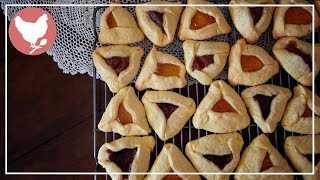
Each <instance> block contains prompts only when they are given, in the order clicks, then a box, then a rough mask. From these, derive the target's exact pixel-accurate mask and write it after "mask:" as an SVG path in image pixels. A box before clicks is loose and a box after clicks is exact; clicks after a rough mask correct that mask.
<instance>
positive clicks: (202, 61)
mask: <svg viewBox="0 0 320 180" xmlns="http://www.w3.org/2000/svg"><path fill="white" fill-rule="evenodd" d="M183 51H184V62H185V64H186V69H187V72H188V73H189V74H190V76H192V77H193V78H195V79H197V80H198V81H199V82H200V83H201V84H203V85H210V84H211V82H212V78H214V77H216V76H218V75H219V74H220V73H221V71H222V70H223V68H224V66H225V65H226V62H227V58H228V55H229V51H230V45H229V44H228V43H226V42H205V41H193V40H186V41H184V42H183Z"/></svg>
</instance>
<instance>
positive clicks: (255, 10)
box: [249, 7, 263, 25]
mask: <svg viewBox="0 0 320 180" xmlns="http://www.w3.org/2000/svg"><path fill="white" fill-rule="evenodd" d="M249 10H250V14H251V16H252V19H253V24H254V25H256V24H257V23H258V22H259V20H260V19H261V16H262V12H263V7H249Z"/></svg>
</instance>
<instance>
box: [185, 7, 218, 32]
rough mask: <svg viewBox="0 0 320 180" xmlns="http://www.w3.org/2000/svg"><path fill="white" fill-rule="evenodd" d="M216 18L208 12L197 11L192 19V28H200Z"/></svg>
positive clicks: (213, 21) (211, 22)
mask: <svg viewBox="0 0 320 180" xmlns="http://www.w3.org/2000/svg"><path fill="white" fill-rule="evenodd" d="M215 22H216V19H215V18H214V17H212V16H210V15H208V14H205V13H202V12H200V11H197V12H196V14H195V15H194V16H193V17H192V19H191V24H190V29H192V30H198V29H201V28H203V27H205V26H207V25H210V24H213V23H215Z"/></svg>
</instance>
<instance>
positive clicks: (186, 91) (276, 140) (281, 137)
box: [93, 7, 320, 179]
mask: <svg viewBox="0 0 320 180" xmlns="http://www.w3.org/2000/svg"><path fill="white" fill-rule="evenodd" d="M104 8H105V7H97V8H96V9H95V11H94V14H93V22H94V30H95V32H94V34H95V36H96V41H95V43H94V45H93V49H95V48H96V47H98V46H101V45H100V44H99V42H98V40H97V34H98V32H99V24H98V23H99V18H100V14H101V13H102V11H103V9H104ZM223 8H226V7H223ZM223 8H222V10H223V12H224V14H225V16H226V19H227V21H228V22H229V24H230V25H231V26H232V29H233V31H232V32H231V33H229V34H228V35H225V37H226V38H227V40H228V42H229V43H230V45H232V44H234V43H235V41H236V40H237V39H239V38H240V37H241V36H240V34H239V33H238V32H237V30H235V27H234V25H233V23H232V21H231V18H230V15H229V14H228V11H227V10H226V9H223ZM133 15H134V14H133ZM134 17H135V15H134ZM260 39H262V40H259V41H258V42H257V45H261V43H262V42H261V41H267V42H268V44H267V45H265V44H264V48H265V49H266V50H267V52H269V54H272V52H271V49H272V46H273V44H274V43H275V40H273V38H272V25H270V26H269V29H268V30H267V31H266V32H265V33H264V34H263V35H262V37H261V38H260ZM211 40H213V41H215V40H216V39H215V38H213V39H211ZM304 40H306V41H308V42H311V41H312V39H311V35H310V36H307V37H305V38H304ZM144 41H148V40H144ZM315 42H316V43H319V42H320V31H319V30H318V31H317V32H315ZM181 51H182V52H183V50H182V48H181ZM148 52H149V50H148V49H146V50H145V55H144V57H143V59H144V58H145V56H146V54H148ZM224 71H225V72H226V71H227V67H225V69H224ZM96 78H97V76H96V70H95V68H94V77H93V112H94V116H93V128H94V130H93V135H94V136H93V137H94V149H93V150H94V158H95V160H96V168H95V170H96V172H104V170H103V169H102V168H101V167H100V166H99V164H98V161H97V151H98V150H99V148H100V146H101V145H102V144H103V143H105V142H111V141H113V140H115V139H118V138H121V135H119V134H116V133H104V132H101V131H100V130H99V129H98V128H97V123H98V121H99V120H100V117H98V112H97V100H102V99H104V107H106V106H107V105H108V102H109V101H110V99H111V98H112V97H113V95H114V94H113V93H111V92H110V90H109V89H108V86H107V85H106V84H104V87H103V88H104V93H103V95H102V96H103V97H98V96H97V90H98V89H97V84H96V83H97V82H96V81H99V80H96ZM186 78H187V81H188V84H187V86H186V87H184V88H180V89H173V90H172V91H174V92H177V93H179V94H182V95H183V96H187V97H191V98H193V99H194V100H195V102H196V105H197V106H198V105H199V103H200V102H201V100H202V98H203V97H204V96H205V95H206V94H207V92H208V89H209V86H203V85H201V84H200V83H198V82H197V81H196V83H195V84H192V85H191V84H190V81H191V77H189V75H188V74H186ZM216 79H223V80H226V79H225V78H223V77H222V76H219V77H218V78H216ZM226 82H227V80H226ZM267 83H269V84H274V85H278V86H282V87H287V88H289V89H290V90H291V91H292V89H293V87H294V86H296V85H297V84H298V83H297V81H295V80H294V79H293V78H292V77H291V76H290V75H289V74H288V73H287V72H286V71H284V70H283V69H282V68H281V70H280V72H279V73H278V74H276V75H275V76H274V77H273V78H272V79H270V80H269V81H268V82H267ZM130 85H131V86H133V87H134V83H131V84H130ZM234 89H235V90H236V91H237V92H238V93H239V94H240V93H241V91H243V90H244V89H246V86H241V85H240V86H239V85H238V86H235V87H234ZM144 93H145V91H138V90H136V94H137V96H138V98H139V99H141V97H142V96H143V94H144ZM100 114H101V113H100ZM239 133H240V134H241V135H242V137H243V140H244V146H243V148H242V151H243V150H244V149H245V148H246V147H247V146H248V145H249V143H250V142H251V140H252V139H253V138H254V137H256V136H257V135H259V134H261V133H262V131H261V130H260V129H259V127H258V126H257V125H256V124H255V123H254V122H253V120H251V124H250V125H249V126H248V127H247V128H245V129H243V130H241V131H239ZM208 134H212V133H211V132H209V131H205V130H199V129H196V128H194V127H193V125H192V122H191V120H189V121H188V122H187V123H186V125H185V127H184V128H183V129H182V130H181V131H180V132H179V134H177V135H176V136H174V137H173V138H171V139H169V140H167V141H165V142H163V141H161V140H160V139H159V138H158V137H157V134H156V133H155V132H154V131H152V133H151V135H152V136H154V137H155V139H156V144H155V148H154V152H152V154H151V161H150V167H151V166H152V164H153V162H154V160H155V158H156V156H157V155H158V154H159V152H160V151H161V149H162V147H163V145H164V144H166V143H174V144H176V145H177V147H179V148H180V149H181V151H182V152H184V147H185V145H186V144H187V142H189V141H192V140H195V139H198V138H199V137H203V136H205V135H208ZM292 135H295V136H297V135H301V134H297V133H293V132H288V131H285V130H284V129H283V128H282V126H281V124H280V123H279V124H278V126H277V129H276V130H275V132H274V133H270V134H267V136H268V138H269V140H270V141H271V143H272V144H273V145H274V146H275V147H276V148H277V149H278V150H279V152H280V153H281V154H282V155H283V156H284V157H285V158H286V159H287V156H286V155H285V153H284V149H283V146H282V145H283V143H284V141H285V138H286V137H288V136H292ZM101 136H104V138H98V137H101ZM99 139H104V141H103V142H99ZM241 153H242V152H241ZM288 162H289V161H288ZM289 164H290V165H291V167H292V168H293V169H294V167H293V166H292V164H291V163H290V162H289ZM106 177H107V176H106ZM300 178H301V177H299V176H295V179H300ZM95 179H97V176H95Z"/></svg>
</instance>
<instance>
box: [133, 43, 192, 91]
mask: <svg viewBox="0 0 320 180" xmlns="http://www.w3.org/2000/svg"><path fill="white" fill-rule="evenodd" d="M185 74H186V68H185V66H184V64H183V63H182V62H181V61H180V60H179V59H178V58H176V57H174V56H172V55H170V54H166V53H163V52H160V51H157V48H156V47H155V46H154V47H153V48H152V49H151V51H150V53H149V54H148V56H147V58H146V60H145V61H144V64H143V66H142V69H141V72H140V74H139V76H138V78H137V81H136V88H137V89H138V90H139V91H142V90H144V89H147V88H151V89H155V90H169V89H173V88H183V87H184V86H185V85H186V84H187V81H186V78H185Z"/></svg>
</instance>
